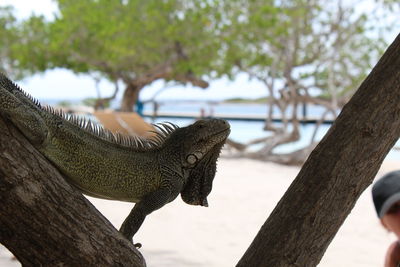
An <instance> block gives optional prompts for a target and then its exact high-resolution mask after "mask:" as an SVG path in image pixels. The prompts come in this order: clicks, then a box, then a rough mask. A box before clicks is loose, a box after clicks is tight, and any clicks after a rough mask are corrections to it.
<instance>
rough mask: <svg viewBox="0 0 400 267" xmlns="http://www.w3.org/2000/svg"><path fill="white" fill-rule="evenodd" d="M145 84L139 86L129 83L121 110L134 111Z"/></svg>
mask: <svg viewBox="0 0 400 267" xmlns="http://www.w3.org/2000/svg"><path fill="white" fill-rule="evenodd" d="M142 88H143V86H138V85H137V84H134V83H130V84H128V85H127V87H126V89H125V91H124V95H123V97H122V102H121V111H124V112H132V111H134V107H135V105H136V102H137V101H138V99H139V92H140V90H141V89H142Z"/></svg>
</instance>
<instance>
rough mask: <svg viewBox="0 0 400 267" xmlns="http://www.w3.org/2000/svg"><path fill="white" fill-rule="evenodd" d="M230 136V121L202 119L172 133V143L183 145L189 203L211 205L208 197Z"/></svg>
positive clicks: (182, 159)
mask: <svg viewBox="0 0 400 267" xmlns="http://www.w3.org/2000/svg"><path fill="white" fill-rule="evenodd" d="M229 133H230V125H229V123H228V122H226V121H225V120H219V119H212V120H199V121H197V122H195V123H194V124H192V125H189V126H187V127H183V128H178V129H176V130H175V131H174V132H173V133H172V134H171V136H170V138H169V139H170V140H168V141H173V142H178V144H179V145H180V149H179V150H180V154H181V156H180V161H181V166H182V168H183V169H184V172H185V173H188V177H187V179H186V183H185V185H184V187H183V190H182V191H181V197H182V199H183V201H185V202H186V203H188V204H191V205H201V206H208V203H207V196H208V194H209V193H210V192H211V188H212V182H213V179H214V176H215V172H216V166H217V159H218V156H219V153H220V151H221V148H222V146H223V145H224V143H225V141H226V138H227V137H228V135H229ZM175 147H176V146H175Z"/></svg>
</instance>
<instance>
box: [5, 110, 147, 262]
mask: <svg viewBox="0 0 400 267" xmlns="http://www.w3.org/2000/svg"><path fill="white" fill-rule="evenodd" d="M0 132H1V134H0V203H1V205H0V243H2V244H4V245H5V246H6V247H7V248H8V249H9V250H10V251H11V252H12V253H13V254H14V255H15V256H16V257H17V258H18V260H19V261H20V262H21V263H22V265H23V266H145V262H144V259H143V257H142V255H141V254H140V253H139V252H138V251H137V250H136V249H135V248H134V246H133V245H132V243H131V242H129V241H128V240H127V239H125V238H124V237H123V236H122V235H121V234H120V233H119V232H118V231H117V230H116V229H115V228H114V227H113V226H112V225H111V223H110V222H109V221H107V220H106V219H105V218H104V217H103V216H102V215H101V214H100V213H99V212H98V211H97V210H96V209H95V208H94V207H93V206H92V205H91V204H90V202H89V201H88V200H87V199H86V198H84V197H83V196H82V194H80V193H78V191H77V190H74V189H73V188H72V187H71V186H70V185H69V184H68V183H67V182H66V181H65V180H64V179H63V177H62V176H61V175H60V173H59V172H58V171H57V170H56V169H55V168H54V167H53V166H52V165H51V164H50V163H49V162H48V161H47V160H46V159H45V158H44V157H43V156H42V155H41V154H40V153H39V152H38V151H36V149H35V148H33V147H32V145H31V144H30V143H29V142H28V141H27V140H26V139H25V137H24V136H23V135H22V134H21V133H20V132H19V131H18V130H17V129H16V128H15V127H14V126H13V125H12V124H11V123H10V122H8V121H6V120H4V119H3V118H2V117H0Z"/></svg>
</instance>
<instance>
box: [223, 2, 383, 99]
mask: <svg viewBox="0 0 400 267" xmlns="http://www.w3.org/2000/svg"><path fill="white" fill-rule="evenodd" d="M227 5H228V6H229V7H230V8H231V10H236V13H234V12H233V11H229V12H231V13H230V14H229V15H228V17H229V18H230V19H228V20H229V23H227V24H226V27H225V29H224V32H225V33H226V38H225V40H227V42H226V46H225V50H224V57H225V58H224V60H222V62H224V64H226V66H227V68H225V69H222V71H223V72H226V71H228V70H229V69H230V70H232V68H231V67H230V66H231V65H236V66H238V68H237V70H236V71H237V72H242V71H244V72H247V73H249V74H250V76H252V77H255V78H257V79H259V80H260V81H262V82H264V83H265V84H266V85H267V87H268V89H269V90H270V93H274V94H275V93H276V94H277V97H278V96H279V94H278V91H279V90H281V89H285V85H287V84H292V87H293V86H294V87H295V88H296V89H297V90H299V89H302V88H303V89H307V90H308V89H310V88H311V89H313V90H314V92H315V91H316V90H319V93H320V94H324V95H331V96H332V94H335V95H336V96H345V95H346V96H347V95H349V94H351V93H352V92H353V91H354V90H355V89H357V87H358V85H359V83H360V82H361V81H362V80H363V79H364V77H365V76H366V74H367V73H368V72H369V71H370V69H371V67H372V66H373V64H374V63H375V62H376V61H377V59H378V58H379V55H380V53H381V52H382V49H383V48H384V47H385V46H386V43H385V42H383V40H382V39H380V38H376V37H371V36H374V35H375V36H376V34H371V32H373V31H374V30H376V28H375V27H374V25H372V27H371V20H372V18H371V16H368V15H367V14H362V13H361V14H360V12H357V13H356V12H355V11H354V9H353V8H352V7H351V6H345V5H342V6H340V5H339V3H337V2H334V3H332V2H330V3H329V2H326V1H322V0H313V1H308V0H288V1H279V2H276V1H262V0H253V1H240V0H232V1H230V2H227ZM240 8H241V9H240ZM225 9H227V8H225ZM229 12H228V13H229ZM237 18H240V19H237ZM233 70H234V69H233ZM231 75H232V77H234V75H235V74H234V73H232V74H231Z"/></svg>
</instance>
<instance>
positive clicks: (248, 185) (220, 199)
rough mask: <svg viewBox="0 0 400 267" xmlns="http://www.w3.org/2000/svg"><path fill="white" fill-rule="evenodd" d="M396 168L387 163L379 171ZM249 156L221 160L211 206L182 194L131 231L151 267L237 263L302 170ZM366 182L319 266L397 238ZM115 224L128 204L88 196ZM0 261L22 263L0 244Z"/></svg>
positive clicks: (374, 262) (354, 260)
mask: <svg viewBox="0 0 400 267" xmlns="http://www.w3.org/2000/svg"><path fill="white" fill-rule="evenodd" d="M399 167H400V162H390V161H385V162H384V164H383V165H382V168H381V170H380V171H379V173H378V177H380V176H381V175H383V174H384V173H385V172H388V171H391V170H394V169H396V168H399ZM299 170H300V168H299V167H288V166H281V165H277V164H273V163H264V162H259V161H253V160H248V159H226V158H222V159H220V161H219V165H218V173H217V176H216V178H215V180H214V187H213V191H212V193H211V194H210V196H209V198H208V200H209V205H210V207H209V208H203V207H194V206H189V205H187V204H185V203H184V202H183V201H182V200H181V198H180V197H178V199H176V200H175V201H174V202H172V203H170V204H168V205H167V206H165V207H163V208H162V209H161V210H158V211H156V212H154V213H152V214H151V215H150V216H148V217H147V218H146V221H145V223H144V224H143V226H142V227H141V229H140V230H139V232H138V234H137V235H136V236H135V240H134V241H135V242H140V243H142V245H143V247H142V248H141V249H140V251H141V252H142V253H143V255H144V257H145V258H146V261H147V265H148V266H150V267H153V266H157V267H172V266H174V267H184V266H196V267H201V266H204V267H205V266H208V267H225V266H226V267H228V266H235V264H236V263H237V262H238V260H239V259H240V257H241V256H242V255H243V253H244V252H245V250H246V249H247V247H248V246H249V244H250V242H251V241H252V240H253V238H254V236H255V235H256V233H257V232H258V230H259V229H260V227H261V225H262V224H263V223H264V221H265V220H266V218H267V217H268V215H269V213H270V212H271V211H272V209H273V208H274V206H275V205H276V203H277V202H278V201H279V199H280V198H281V196H282V195H283V194H284V192H285V190H286V188H287V187H288V186H289V185H290V183H291V182H292V180H293V179H294V178H295V177H296V175H297V173H298V172H299ZM370 194H371V188H368V189H367V190H366V191H365V192H364V193H363V194H362V196H361V197H360V199H359V200H358V202H357V204H356V206H355V208H354V209H353V211H352V213H351V214H350V215H349V217H348V218H347V220H346V221H345V223H344V225H343V226H342V227H341V229H340V230H339V232H338V234H337V235H336V237H335V238H334V240H333V241H332V243H331V245H330V246H329V248H328V250H327V252H326V253H325V255H324V257H323V259H322V261H321V263H320V264H319V265H318V266H321V267H334V266H335V267H337V266H353V267H357V266H359V267H366V266H382V265H383V257H384V253H385V251H386V248H387V247H388V245H389V244H390V243H391V242H392V240H394V239H395V237H394V235H392V234H389V233H387V232H386V231H385V230H384V229H383V228H382V227H381V226H380V224H379V221H378V219H377V218H376V215H375V211H374V208H373V203H372V200H371V195H370ZM90 201H92V203H93V204H94V205H95V206H96V207H97V208H98V209H99V210H100V211H101V212H102V213H103V214H104V215H105V216H106V217H107V218H108V219H109V220H110V221H111V222H112V223H113V224H114V225H115V226H116V227H117V228H118V227H119V226H120V225H121V223H122V221H123V220H124V218H125V217H126V216H127V214H128V213H129V211H130V209H131V208H132V204H130V203H122V202H115V201H106V200H99V199H93V198H90ZM0 266H1V267H14V266H20V264H19V263H18V262H17V261H12V260H11V254H10V253H9V252H8V251H7V250H6V249H5V248H4V247H1V246H0Z"/></svg>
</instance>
